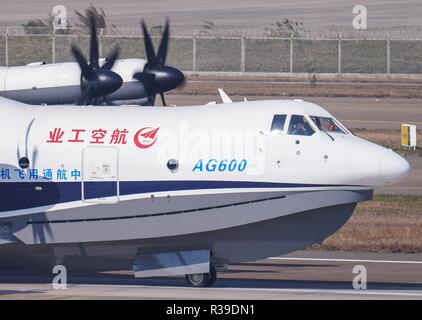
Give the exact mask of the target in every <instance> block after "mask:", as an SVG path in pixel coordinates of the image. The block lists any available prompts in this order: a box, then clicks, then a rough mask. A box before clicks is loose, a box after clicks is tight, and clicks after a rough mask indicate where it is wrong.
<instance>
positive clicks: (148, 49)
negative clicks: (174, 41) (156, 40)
mask: <svg viewBox="0 0 422 320" xmlns="http://www.w3.org/2000/svg"><path fill="white" fill-rule="evenodd" d="M141 25H142V32H143V34H144V43H145V53H146V55H147V60H148V65H149V66H150V67H154V66H156V65H157V60H156V57H155V52H154V46H153V44H152V40H151V37H150V35H149V33H148V30H147V26H146V25H145V22H144V20H141Z"/></svg>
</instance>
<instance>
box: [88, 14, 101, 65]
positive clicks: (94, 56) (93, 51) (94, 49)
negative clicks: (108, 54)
mask: <svg viewBox="0 0 422 320" xmlns="http://www.w3.org/2000/svg"><path fill="white" fill-rule="evenodd" d="M89 21H90V24H91V48H90V51H89V66H91V67H94V68H97V69H99V68H100V66H99V64H98V60H99V58H100V54H99V51H98V39H97V21H96V19H95V16H93V15H92V16H90V17H89Z"/></svg>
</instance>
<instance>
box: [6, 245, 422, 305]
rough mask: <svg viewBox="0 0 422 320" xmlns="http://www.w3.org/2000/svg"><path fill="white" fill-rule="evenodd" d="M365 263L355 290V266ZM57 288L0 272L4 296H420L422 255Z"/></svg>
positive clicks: (318, 255)
mask: <svg viewBox="0 0 422 320" xmlns="http://www.w3.org/2000/svg"><path fill="white" fill-rule="evenodd" d="M358 265H359V266H364V267H365V268H366V279H367V286H366V289H363V290H356V289H354V287H353V280H354V277H356V275H357V273H356V272H355V273H353V270H354V267H355V266H358ZM68 274H69V278H68V286H67V289H64V290H55V289H54V288H53V286H52V284H51V281H52V278H53V275H52V276H51V277H45V276H44V277H39V276H38V277H37V276H30V275H19V276H16V275H14V276H10V275H7V274H1V275H0V299H42V300H45V299H48V300H49V299H52V300H56V299H238V300H246V299H419V300H422V255H420V254H419V255H418V254H365V253H341V252H318V251H317V252H315V251H301V252H297V253H294V254H291V255H288V256H283V257H274V258H270V259H266V260H261V261H256V262H250V263H242V264H237V265H231V266H229V267H228V269H227V270H226V271H223V272H219V273H218V280H217V281H216V283H215V285H214V287H212V288H190V287H188V286H187V284H186V282H185V280H184V278H183V277H177V278H175V277H173V278H152V279H135V278H133V275H132V272H130V271H120V272H111V273H107V274H104V273H103V274H100V275H93V274H87V275H77V276H73V277H72V274H71V271H68Z"/></svg>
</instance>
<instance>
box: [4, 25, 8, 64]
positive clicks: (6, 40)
mask: <svg viewBox="0 0 422 320" xmlns="http://www.w3.org/2000/svg"><path fill="white" fill-rule="evenodd" d="M4 38H5V45H4V47H5V51H6V52H5V59H6V61H5V62H6V67H8V66H9V28H6V36H5V37H4Z"/></svg>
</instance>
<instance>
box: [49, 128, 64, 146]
mask: <svg viewBox="0 0 422 320" xmlns="http://www.w3.org/2000/svg"><path fill="white" fill-rule="evenodd" d="M63 135H64V131H63V130H62V129H61V128H54V130H51V131H50V138H49V139H48V140H47V142H48V143H63V140H62V138H63Z"/></svg>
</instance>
